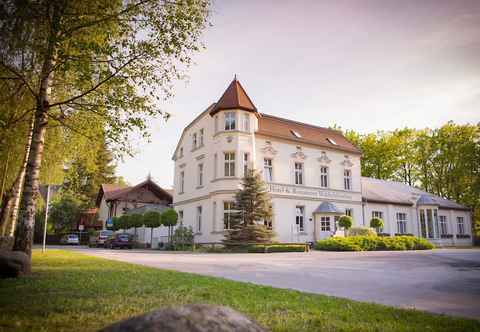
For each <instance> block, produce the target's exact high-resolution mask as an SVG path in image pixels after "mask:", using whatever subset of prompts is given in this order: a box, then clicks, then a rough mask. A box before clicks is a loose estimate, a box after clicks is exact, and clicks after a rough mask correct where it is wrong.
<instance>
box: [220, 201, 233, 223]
mask: <svg viewBox="0 0 480 332" xmlns="http://www.w3.org/2000/svg"><path fill="white" fill-rule="evenodd" d="M234 204H235V202H233V201H223V229H224V230H229V229H232V214H233V211H234Z"/></svg>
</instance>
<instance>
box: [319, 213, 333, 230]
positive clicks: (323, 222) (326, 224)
mask: <svg viewBox="0 0 480 332" xmlns="http://www.w3.org/2000/svg"><path fill="white" fill-rule="evenodd" d="M331 230H332V224H331V223H330V216H321V217H320V231H321V232H330V231H331Z"/></svg>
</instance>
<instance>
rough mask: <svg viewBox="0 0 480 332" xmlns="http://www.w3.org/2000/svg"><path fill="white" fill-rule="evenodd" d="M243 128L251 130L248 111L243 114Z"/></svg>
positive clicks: (247, 130)
mask: <svg viewBox="0 0 480 332" xmlns="http://www.w3.org/2000/svg"><path fill="white" fill-rule="evenodd" d="M243 130H244V131H246V132H248V133H249V132H250V114H248V113H244V114H243Z"/></svg>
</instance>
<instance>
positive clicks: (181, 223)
mask: <svg viewBox="0 0 480 332" xmlns="http://www.w3.org/2000/svg"><path fill="white" fill-rule="evenodd" d="M178 223H179V224H180V226H182V225H183V210H178Z"/></svg>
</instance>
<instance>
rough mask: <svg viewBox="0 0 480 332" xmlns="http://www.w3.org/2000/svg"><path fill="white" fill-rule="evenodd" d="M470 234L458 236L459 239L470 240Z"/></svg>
mask: <svg viewBox="0 0 480 332" xmlns="http://www.w3.org/2000/svg"><path fill="white" fill-rule="evenodd" d="M469 238H470V234H457V239H469Z"/></svg>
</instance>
